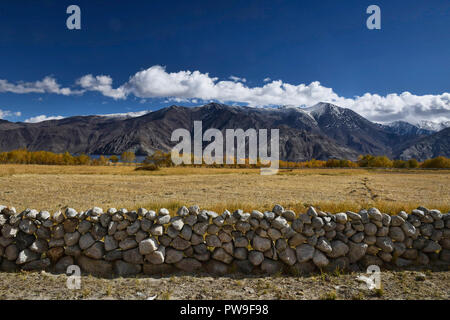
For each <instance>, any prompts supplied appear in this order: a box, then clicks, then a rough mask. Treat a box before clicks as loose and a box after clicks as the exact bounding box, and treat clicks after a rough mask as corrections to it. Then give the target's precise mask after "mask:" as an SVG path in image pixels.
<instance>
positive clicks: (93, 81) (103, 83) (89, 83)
mask: <svg viewBox="0 0 450 320" xmlns="http://www.w3.org/2000/svg"><path fill="white" fill-rule="evenodd" d="M77 84H78V85H79V86H81V87H82V88H83V89H85V90H89V91H99V92H100V93H101V94H103V95H104V96H106V97H110V98H114V99H124V98H125V92H124V90H123V88H122V87H120V88H117V89H113V88H112V78H111V77H110V76H104V75H100V76H96V77H94V76H93V75H92V74H88V75H85V76H83V77H81V78H80V79H78V80H77Z"/></svg>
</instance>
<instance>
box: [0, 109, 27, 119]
mask: <svg viewBox="0 0 450 320" xmlns="http://www.w3.org/2000/svg"><path fill="white" fill-rule="evenodd" d="M21 115H22V112H20V111H17V112H13V111H9V110H2V109H0V119H5V118H9V117H20V116H21Z"/></svg>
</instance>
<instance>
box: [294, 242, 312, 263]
mask: <svg viewBox="0 0 450 320" xmlns="http://www.w3.org/2000/svg"><path fill="white" fill-rule="evenodd" d="M295 251H296V254H297V261H298V262H306V261H308V260H311V259H312V258H313V256H314V251H315V249H314V247H313V246H311V245H309V244H302V245H300V246H298V247H297V248H296V249H295Z"/></svg>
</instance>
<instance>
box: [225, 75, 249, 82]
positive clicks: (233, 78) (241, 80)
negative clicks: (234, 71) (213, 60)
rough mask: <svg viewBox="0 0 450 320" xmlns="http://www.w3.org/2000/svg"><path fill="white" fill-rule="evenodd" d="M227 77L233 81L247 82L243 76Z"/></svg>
mask: <svg viewBox="0 0 450 320" xmlns="http://www.w3.org/2000/svg"><path fill="white" fill-rule="evenodd" d="M228 79H230V80H232V81H234V82H247V79H245V78H239V77H236V76H229V77H228Z"/></svg>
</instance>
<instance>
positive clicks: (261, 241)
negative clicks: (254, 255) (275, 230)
mask: <svg viewBox="0 0 450 320" xmlns="http://www.w3.org/2000/svg"><path fill="white" fill-rule="evenodd" d="M252 246H253V248H254V249H255V250H258V251H261V252H264V251H266V250H269V249H270V248H271V247H272V241H270V239H267V238H261V237H259V236H255V237H254V238H253V240H252Z"/></svg>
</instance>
